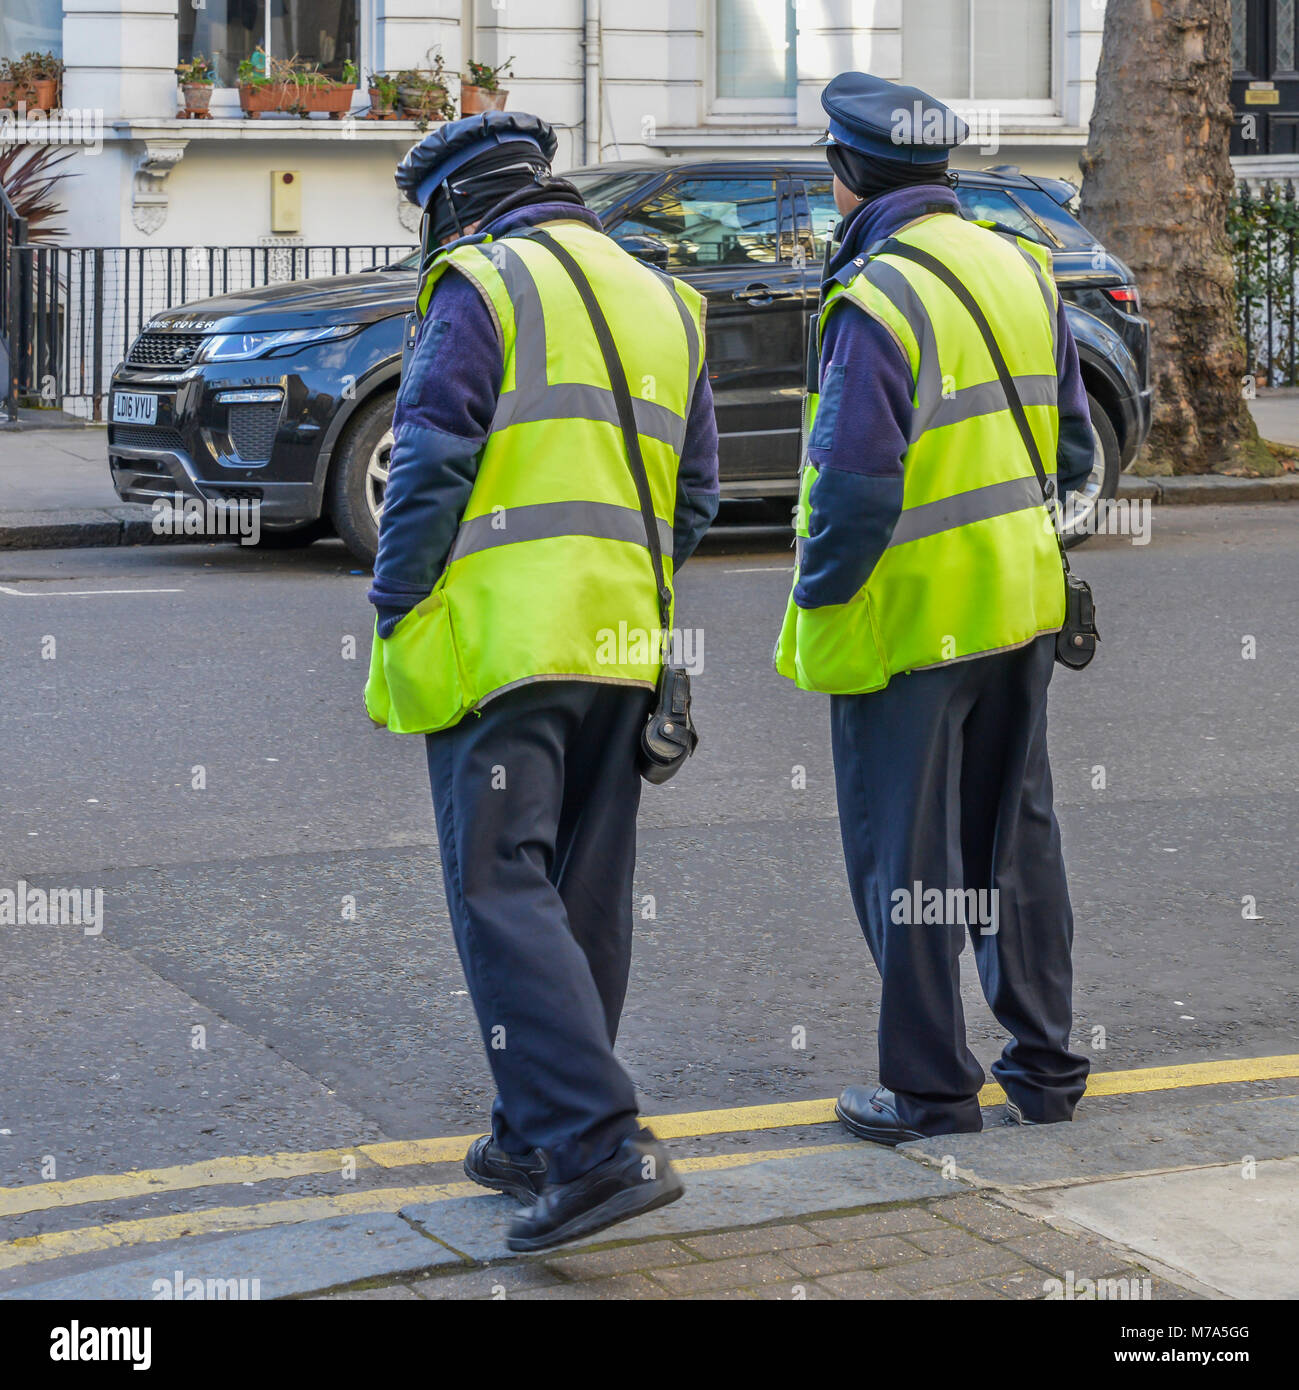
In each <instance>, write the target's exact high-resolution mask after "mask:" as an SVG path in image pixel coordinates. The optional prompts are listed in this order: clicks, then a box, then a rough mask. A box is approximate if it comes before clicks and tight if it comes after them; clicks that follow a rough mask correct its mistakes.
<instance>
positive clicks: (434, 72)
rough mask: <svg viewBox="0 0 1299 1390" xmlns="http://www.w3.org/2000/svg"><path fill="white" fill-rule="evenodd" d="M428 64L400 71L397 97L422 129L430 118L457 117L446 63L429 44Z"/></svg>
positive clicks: (402, 107) (403, 109) (403, 113)
mask: <svg viewBox="0 0 1299 1390" xmlns="http://www.w3.org/2000/svg"><path fill="white" fill-rule="evenodd" d="M424 57H425V60H426V61H427V62H428V63H429V66H428V67H427V68H403V69H402V71H401V72H399V73H398V74H397V98H398V100H399V101H400V102H401V111H402V115H403V116H409V117H410V118H412V119H413V120H415V121H416V122H417V123H418V124H419V126H420V129H423V128H424V127H425V126H427V125H428V123H429V121H450V120H454V119H455V114H456V108H455V104H454V103H453V102H452V100H451V94H450V93H449V92H448V91H447V79H446V64H445V63H444V61H443V58H442V54H441V53H436V54H435V53H434V51H433V50H432V49H431V48H430V49H429V50H428V52H427V53H426V54H425V55H424Z"/></svg>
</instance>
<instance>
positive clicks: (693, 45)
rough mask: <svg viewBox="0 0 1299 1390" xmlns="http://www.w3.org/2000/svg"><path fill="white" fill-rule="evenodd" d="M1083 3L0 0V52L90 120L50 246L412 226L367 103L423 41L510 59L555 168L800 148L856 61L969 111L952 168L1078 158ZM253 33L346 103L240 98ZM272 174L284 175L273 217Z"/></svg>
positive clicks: (399, 142)
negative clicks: (200, 66)
mask: <svg viewBox="0 0 1299 1390" xmlns="http://www.w3.org/2000/svg"><path fill="white" fill-rule="evenodd" d="M1103 21H1104V5H1103V3H1098V2H1097V0H0V56H13V55H14V54H16V53H18V52H21V51H25V50H26V49H29V48H33V47H39V48H47V47H55V48H57V49H60V50H61V56H62V58H63V62H64V65H65V73H64V86H63V103H62V104H63V107H64V108H65V110H70V111H74V112H78V113H81V114H82V116H83V117H88V116H89V115H90V114H91V113H94V115H95V117H96V119H100V118H102V149H96V148H93V147H89V148H87V149H86V150H85V151H84V152H83V154H82V155H81V156H80V157H79V158H78V159H77V161H76V173H77V174H78V177H77V178H76V179H75V180H74V181H73V182H71V183H69V184H67V185H64V187H65V189H66V193H65V195H64V196H65V201H66V202H67V204H68V215H67V217H66V218H65V219H64V222H65V223H66V225H67V236H66V242H67V243H68V244H70V245H80V246H164V245H170V246H235V245H238V246H249V245H258V244H266V243H268V242H275V241H289V242H297V243H301V244H306V245H315V246H320V245H383V244H403V243H406V244H408V243H411V242H412V241H413V240H414V237H415V231H416V226H417V223H416V221H415V220H414V218H413V217H412V216H411V212H412V210H410V209H402V208H401V207H400V205H399V200H398V198H397V195H396V192H395V188H394V185H393V182H392V172H393V168H394V167H395V165H396V163H397V161H398V160H399V159H400V157H401V155H402V154H403V153H404V151H405V150H406V149H407V148H408V147H409V146H410V145H411V144H412V143H413V142H414V141H416V140H417V139H419V138H420V132H419V130H418V129H417V128H416V127H415V125H414V124H413V123H412V122H409V121H372V120H367V119H365V118H364V114H365V111H366V110H367V108H368V99H367V97H366V91H365V81H364V77H365V74H367V73H369V72H371V71H374V70H380V71H388V72H392V71H396V70H398V69H402V68H424V67H427V66H428V65H429V61H430V59H429V55H430V53H440V54H441V56H442V58H443V60H444V62H445V65H446V70H447V72H448V74H449V75H450V76H451V82H450V86H451V93H452V96H453V97H454V96H456V95H457V93H458V87H459V79H458V74H459V73H460V72H462V71H463V70H464V69H465V68H466V65H467V62H468V60H469V59H471V58H473V59H476V60H477V61H480V62H485V63H489V64H492V65H496V64H498V63H502V62H504V61H505V60H506V59H512V68H513V75H512V76H510V77H509V78H506V79H504V80H503V82H502V85H503V86H505V87H507V88H508V89H509V106H510V107H511V108H513V109H526V110H531V111H535V112H537V113H538V114H540V115H543V116H544V117H546V119H548V120H549V121H551V122H552V123H553V124H554V125H555V126H556V128H557V129H558V132H559V136H560V144H559V153H558V157H557V160H556V165H557V167H558V168H559V169H564V168H569V167H572V166H574V165H578V164H585V163H593V162H600V161H608V160H614V159H643V158H651V159H668V160H682V159H694V158H709V157H719V156H721V157H729V158H736V157H755V158H757V157H770V156H773V155H774V156H777V157H790V156H793V155H795V154H798V153H802V152H804V151H805V150H806V149H807V147H808V146H809V145H810V144H811V142H812V141H813V140H815V139H816V138H817V136H818V135H819V134H820V133H821V131H822V130H823V129H824V125H825V118H824V115H823V113H822V110H821V106H820V101H819V96H820V92H821V89H822V87H823V86H824V85H825V83H826V82H827V81H828V80H829V79H830V78H831V77H833V76H834V75H835V73H837V72H840V71H843V70H845V69H850V68H856V69H860V70H862V71H866V72H871V73H875V74H877V75H878V76H881V77H886V78H892V79H896V80H901V81H906V82H910V83H913V84H915V85H917V86H920V87H923V88H925V89H926V90H928V91H930V92H932V93H933V94H934V95H936V96H939V97H941V98H942V99H944V100H946V101H948V102H949V103H950V104H951V105H953V106H954V107H955V108H956V109H958V110H959V111H960V112H961V113H962V114H963V115H964V116H966V117H967V119H969V120H971V122H972V124H973V125H974V127H975V129H976V131H977V132H978V140H977V143H972V144H971V145H970V146H968V147H967V148H965V149H964V150H962V151H961V157H960V159H959V160H958V161H957V162H959V163H961V164H963V165H972V166H976V167H978V166H984V165H995V164H1015V165H1018V166H1020V167H1021V168H1023V169H1025V170H1026V171H1029V172H1037V173H1046V174H1056V175H1061V176H1065V177H1070V176H1072V177H1076V176H1077V163H1078V157H1079V155H1080V153H1081V151H1082V148H1083V146H1084V145H1085V143H1086V133H1087V122H1088V119H1089V116H1090V112H1091V104H1092V100H1093V94H1094V88H1095V74H1096V65H1097V62H1098V60H1099V56H1100V43H1101V29H1102V25H1103ZM256 44H261V45H262V46H263V47H265V48H266V50H267V51H268V52H269V53H270V54H271V56H272V57H280V58H286V57H290V56H293V55H295V54H296V55H297V56H299V57H302V58H307V59H309V60H311V61H315V62H319V63H320V64H321V66H322V68H324V69H325V70H326V71H329V70H331V65H332V67H333V69H334V70H337V69H338V67H339V65H340V64H341V62H342V61H343V60H344V59H350V60H351V61H353V62H354V63H355V64H356V66H357V67H358V69H359V70H360V72H361V74H362V81H361V84H360V86H359V87H358V90H357V93H356V99H355V101H354V105H353V114H352V116H351V117H350V118H348V119H346V120H344V121H331V120H328V119H326V118H321V117H313V118H297V117H281V116H264V117H262V118H260V119H256V120H254V119H248V118H246V117H244V116H242V115H241V113H240V111H239V104H238V94H237V91H236V90H235V88H234V86H233V80H234V72H235V67H236V65H237V62H238V60H239V58H241V57H246V56H248V54H249V53H250V52H251V50H252V48H253V46H254V45H256ZM194 52H203V53H204V54H205V55H206V56H208V57H213V56H215V57H216V59H217V63H218V71H219V74H220V76H221V77H222V79H223V83H224V84H225V85H220V86H218V87H217V89H216V91H215V93H214V96H213V101H212V113H213V114H212V119H210V120H184V119H179V118H178V116H177V112H178V108H179V106H180V101H179V96H178V90H177V85H176V78H175V73H174V69H175V66H176V64H177V62H178V61H179V60H180V59H181V58H187V57H189V56H191V54H192V53H194ZM286 172H287V173H292V174H293V176H294V180H293V181H294V183H296V185H297V196H296V197H295V198H294V199H293V200H291V201H290V203H289V205H288V207H289V210H288V212H287V213H286V211H285V208H284V206H283V205H279V206H278V207H277V210H276V213H275V215H274V216H273V212H272V197H271V194H272V187H273V180H275V179H278V180H280V181H283V175H284V174H285V173H286Z"/></svg>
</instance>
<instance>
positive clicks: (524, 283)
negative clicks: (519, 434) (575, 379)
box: [474, 238, 547, 429]
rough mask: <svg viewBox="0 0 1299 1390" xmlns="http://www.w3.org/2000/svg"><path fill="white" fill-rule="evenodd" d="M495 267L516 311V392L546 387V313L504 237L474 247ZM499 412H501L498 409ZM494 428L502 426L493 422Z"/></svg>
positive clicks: (532, 282)
mask: <svg viewBox="0 0 1299 1390" xmlns="http://www.w3.org/2000/svg"><path fill="white" fill-rule="evenodd" d="M474 249H475V250H476V251H478V252H479V254H480V255H482V256H484V257H486V259H487V260H489V261H491V263H492V264H493V265H494V266H495V267H496V270H497V273H498V274H499V275H500V277H501V280H502V281H503V282H504V284H505V292H506V294H508V295H509V297H510V305H511V307H512V308H513V310H514V388H515V389H514V393H512V394H517V393H519V392H526V391H544V390H545V389H546V380H547V377H546V316H545V314H544V312H543V311H542V308H541V292H540V291H539V290H538V289H537V282H536V281H535V280H534V279H533V278H532V274H531V272H530V271H529V270H528V267H527V265H526V264H525V262H524V260H523V257H522V256H520V255H519V253H518V252H517V251H516V250H515V249H514V248H513V247H512V246H510V245H509V244H508V243H507V242H506V241H505V239H504V238H502V239H501V240H500V241H489V242H484V243H482V244H481V245H479V246H476V247H475V248H474ZM498 413H499V412H498ZM492 428H493V429H497V428H499V424H498V422H497V421H495V420H493V421H492Z"/></svg>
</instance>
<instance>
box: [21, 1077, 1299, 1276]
mask: <svg viewBox="0 0 1299 1390" xmlns="http://www.w3.org/2000/svg"><path fill="white" fill-rule="evenodd" d="M1263 1063H1266V1064H1267V1065H1266V1066H1263V1065H1261V1064H1263ZM1208 1065H1210V1066H1214V1067H1216V1066H1217V1064H1208ZM1242 1065H1244V1066H1246V1067H1247V1068H1251V1069H1252V1070H1253V1072H1254V1073H1255V1074H1256V1075H1257V1076H1259V1077H1260V1078H1261V1077H1265V1076H1270V1077H1271V1078H1272V1079H1266V1080H1264V1079H1260V1080H1255V1081H1249V1082H1244V1081H1242V1082H1226V1083H1223V1084H1221V1085H1218V1084H1216V1083H1210V1082H1202V1083H1199V1084H1197V1083H1196V1082H1195V1080H1194V1079H1193V1078H1192V1077H1190V1076H1189V1075H1185V1074H1180V1073H1183V1072H1186V1071H1187V1070H1188V1069H1178V1068H1173V1069H1171V1070H1172V1071H1177V1072H1179V1075H1177V1076H1172V1077H1168V1076H1163V1075H1156V1073H1159V1072H1160V1069H1158V1068H1156V1069H1154V1071H1153V1072H1146V1073H1143V1072H1140V1071H1138V1072H1133V1073H1130V1074H1127V1077H1126V1079H1127V1081H1128V1082H1129V1083H1135V1084H1137V1085H1146V1086H1147V1088H1148V1089H1146V1090H1145V1091H1133V1092H1130V1093H1127V1094H1125V1093H1123V1092H1122V1091H1116V1092H1113V1093H1112V1094H1110V1095H1109V1096H1106V1095H1104V1094H1101V1092H1103V1091H1104V1089H1105V1088H1104V1086H1103V1085H1098V1087H1097V1092H1098V1094H1097V1095H1096V1096H1095V1098H1094V1099H1093V1100H1092V1101H1090V1102H1087V1101H1084V1104H1083V1107H1082V1108H1081V1109H1080V1111H1079V1115H1078V1117H1077V1119H1076V1121H1075V1123H1073V1124H1061V1125H1046V1126H1033V1127H1024V1126H1019V1125H1006V1124H1003V1123H1002V1119H1003V1116H1004V1109H1003V1107H1000V1106H997V1105H989V1107H988V1108H987V1109H986V1110H985V1128H984V1130H983V1131H982V1133H978V1134H960V1135H945V1136H938V1137H936V1138H931V1139H923V1140H919V1141H914V1142H911V1143H908V1144H905V1145H903V1146H901V1147H900V1148H897V1149H889V1148H884V1147H881V1146H880V1145H876V1144H866V1143H862V1142H860V1141H858V1140H846V1141H845V1138H844V1136H843V1132H842V1130H841V1129H840V1128H839V1127H838V1125H836V1124H833V1123H825V1122H822V1121H819V1120H818V1121H813V1122H808V1121H807V1118H806V1116H805V1115H802V1114H790V1113H786V1111H787V1110H788V1109H789V1107H781V1106H776V1107H773V1109H774V1110H776V1111H778V1112H781V1113H779V1114H775V1115H772V1116H770V1117H768V1118H770V1119H772V1120H773V1121H774V1122H775V1124H776V1126H777V1128H776V1129H775V1130H773V1129H758V1130H756V1131H755V1130H741V1129H739V1128H738V1127H735V1128H732V1126H731V1121H730V1118H729V1117H728V1114H727V1113H726V1112H703V1114H702V1115H700V1116H696V1115H682V1116H662V1117H659V1119H658V1120H657V1121H655V1122H654V1123H658V1124H659V1125H660V1128H661V1129H662V1130H663V1131H664V1133H665V1136H667V1137H669V1139H670V1136H671V1134H672V1132H673V1131H674V1130H675V1131H676V1133H677V1135H678V1137H677V1138H676V1139H670V1148H671V1152H672V1157H673V1162H674V1164H676V1166H677V1168H678V1170H679V1171H680V1172H681V1174H682V1176H683V1178H684V1180H685V1184H686V1194H685V1197H684V1198H683V1199H682V1200H681V1201H679V1202H675V1203H673V1204H672V1205H671V1206H668V1207H664V1208H663V1209H661V1210H659V1211H656V1212H652V1213H650V1214H648V1215H646V1216H642V1217H638V1218H637V1219H636V1220H635V1221H632V1222H627V1223H626V1224H624V1225H620V1226H617V1227H614V1228H612V1229H611V1230H609V1231H606V1232H602V1233H600V1234H598V1235H596V1236H594V1237H591V1238H588V1239H586V1240H584V1241H579V1242H577V1243H575V1244H572V1245H569V1246H566V1247H563V1248H562V1249H560V1250H557V1251H554V1252H551V1253H549V1254H546V1255H538V1256H517V1255H514V1254H512V1253H511V1252H510V1251H509V1250H508V1249H507V1248H506V1246H505V1234H506V1231H507V1229H508V1226H509V1223H510V1221H511V1220H512V1219H513V1217H514V1216H515V1215H516V1213H517V1211H518V1206H517V1204H516V1203H515V1202H514V1201H513V1200H511V1199H510V1198H508V1197H505V1196H502V1195H500V1194H498V1193H491V1192H486V1191H484V1190H483V1189H482V1188H479V1187H477V1186H475V1185H474V1184H473V1183H470V1182H467V1181H465V1179H464V1174H463V1171H462V1170H461V1167H460V1160H461V1158H462V1157H463V1153H464V1149H465V1147H466V1145H467V1139H465V1138H464V1137H456V1138H448V1139H432V1140H427V1141H419V1142H417V1143H413V1144H403V1143H396V1144H378V1145H371V1146H368V1147H367V1146H364V1145H363V1146H361V1148H360V1149H359V1150H358V1151H357V1152H356V1153H355V1154H354V1155H353V1157H354V1158H355V1159H356V1160H357V1163H358V1166H357V1168H356V1170H355V1172H354V1174H353V1176H352V1177H351V1178H350V1179H348V1178H344V1177H342V1176H341V1175H340V1165H339V1163H338V1158H339V1154H340V1153H342V1152H343V1151H338V1152H333V1151H331V1152H329V1153H327V1154H303V1155H297V1156H296V1161H295V1155H293V1154H280V1155H278V1156H275V1157H269V1158H261V1159H245V1160H227V1161H226V1162H227V1163H233V1165H234V1166H233V1167H232V1168H230V1169H229V1170H228V1171H227V1170H226V1169H225V1166H224V1165H223V1163H222V1161H221V1160H213V1161H212V1163H211V1164H210V1165H203V1164H198V1165H191V1166H190V1167H188V1168H182V1169H178V1170H175V1171H168V1170H160V1171H157V1172H148V1171H146V1172H141V1173H136V1174H125V1175H119V1176H118V1177H116V1178H114V1177H93V1178H83V1179H78V1180H75V1181H73V1182H70V1183H67V1184H65V1185H64V1187H65V1189H66V1190H61V1191H60V1193H59V1194H58V1200H56V1201H54V1202H52V1203H51V1202H48V1201H46V1200H45V1188H44V1187H43V1186H42V1185H41V1184H34V1185H31V1186H28V1187H19V1188H10V1189H4V1190H0V1211H5V1212H6V1213H7V1216H6V1227H7V1230H8V1231H9V1232H10V1234H11V1236H12V1239H10V1240H8V1241H6V1242H0V1298H4V1299H16V1300H49V1299H73V1300H90V1299H130V1300H147V1299H152V1298H156V1297H158V1294H157V1292H156V1291H157V1289H158V1287H159V1281H161V1284H162V1286H163V1287H164V1288H170V1287H173V1286H174V1285H175V1284H176V1283H177V1282H178V1281H182V1280H183V1283H184V1285H185V1287H186V1288H188V1287H189V1286H190V1285H191V1284H194V1286H195V1287H196V1288H197V1289H198V1290H199V1292H198V1293H197V1294H196V1295H192V1296H196V1297H205V1296H206V1297H208V1298H213V1297H227V1298H229V1297H251V1298H260V1299H274V1298H302V1297H365V1298H367V1299H397V1300H401V1299H410V1298H500V1297H527V1298H588V1297H590V1298H647V1299H661V1298H697V1297H710V1298H789V1299H806V1298H908V1299H910V1298H916V1299H919V1298H962V1299H964V1298H992V1299H1006V1298H1024V1299H1029V1298H1033V1299H1051V1298H1057V1299H1060V1298H1063V1299H1072V1300H1089V1299H1096V1300H1098V1301H1099V1300H1112V1299H1120V1300H1126V1301H1131V1300H1132V1299H1137V1300H1142V1301H1144V1300H1149V1299H1172V1298H1186V1297H1200V1298H1211V1299H1222V1298H1225V1299H1235V1298H1270V1299H1285V1298H1296V1297H1299V1096H1296V1095H1293V1094H1287V1093H1286V1092H1287V1091H1292V1090H1293V1085H1294V1077H1295V1075H1296V1074H1299V1056H1287V1057H1276V1058H1260V1059H1254V1061H1253V1063H1249V1062H1246V1063H1244V1064H1242ZM1104 1075H1105V1074H1104V1073H1100V1074H1098V1078H1097V1079H1098V1081H1099V1080H1100V1079H1101V1078H1103V1077H1104ZM1114 1076H1115V1078H1116V1079H1118V1080H1120V1081H1122V1080H1123V1079H1124V1077H1125V1074H1124V1073H1115V1074H1114ZM1170 1080H1171V1081H1173V1082H1177V1081H1181V1082H1183V1083H1184V1084H1183V1085H1182V1087H1180V1088H1178V1089H1173V1090H1160V1089H1159V1087H1160V1086H1161V1085H1164V1084H1166V1083H1167V1082H1168V1081H1170ZM1206 1092H1207V1094H1206ZM821 1108H824V1107H823V1103H822V1102H819V1101H816V1102H804V1103H802V1105H801V1107H800V1109H802V1110H807V1109H817V1110H820V1109H821ZM759 1109H761V1107H759ZM730 1114H731V1116H740V1117H743V1119H744V1120H749V1121H752V1120H756V1119H757V1118H758V1117H757V1116H756V1115H755V1113H754V1112H752V1111H745V1110H743V1109H742V1110H739V1111H735V1112H730ZM701 1120H704V1121H707V1123H708V1125H709V1126H711V1127H709V1128H700V1125H699V1123H697V1122H698V1121H701ZM683 1125H684V1128H683ZM691 1135H693V1137H689V1136H691ZM367 1154H368V1155H371V1156H372V1157H369V1158H367ZM326 1160H327V1161H326ZM380 1160H382V1161H380ZM209 1170H210V1171H209ZM78 1184H86V1189H85V1191H81V1190H79V1187H78ZM92 1193H93V1194H94V1196H93V1197H92V1195H91V1194H92ZM65 1203H66V1206H65ZM87 1203H93V1209H91V1208H90V1207H87V1206H86V1205H85V1204H87ZM98 1223H105V1224H98ZM1111 1280H1116V1281H1119V1282H1117V1283H1110V1282H1109V1281H1111ZM1098 1281H1105V1282H1104V1283H1103V1284H1102V1283H1100V1282H1098ZM1147 1281H1149V1282H1148V1283H1147ZM205 1287H215V1288H226V1289H229V1288H232V1287H234V1288H244V1289H247V1290H249V1292H245V1293H241V1294H231V1293H225V1294H221V1293H212V1292H209V1293H207V1294H204V1293H203V1292H202V1290H203V1289H204V1288H205ZM176 1296H180V1295H176ZM185 1296H187V1297H189V1296H191V1295H189V1294H186V1295H185Z"/></svg>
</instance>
